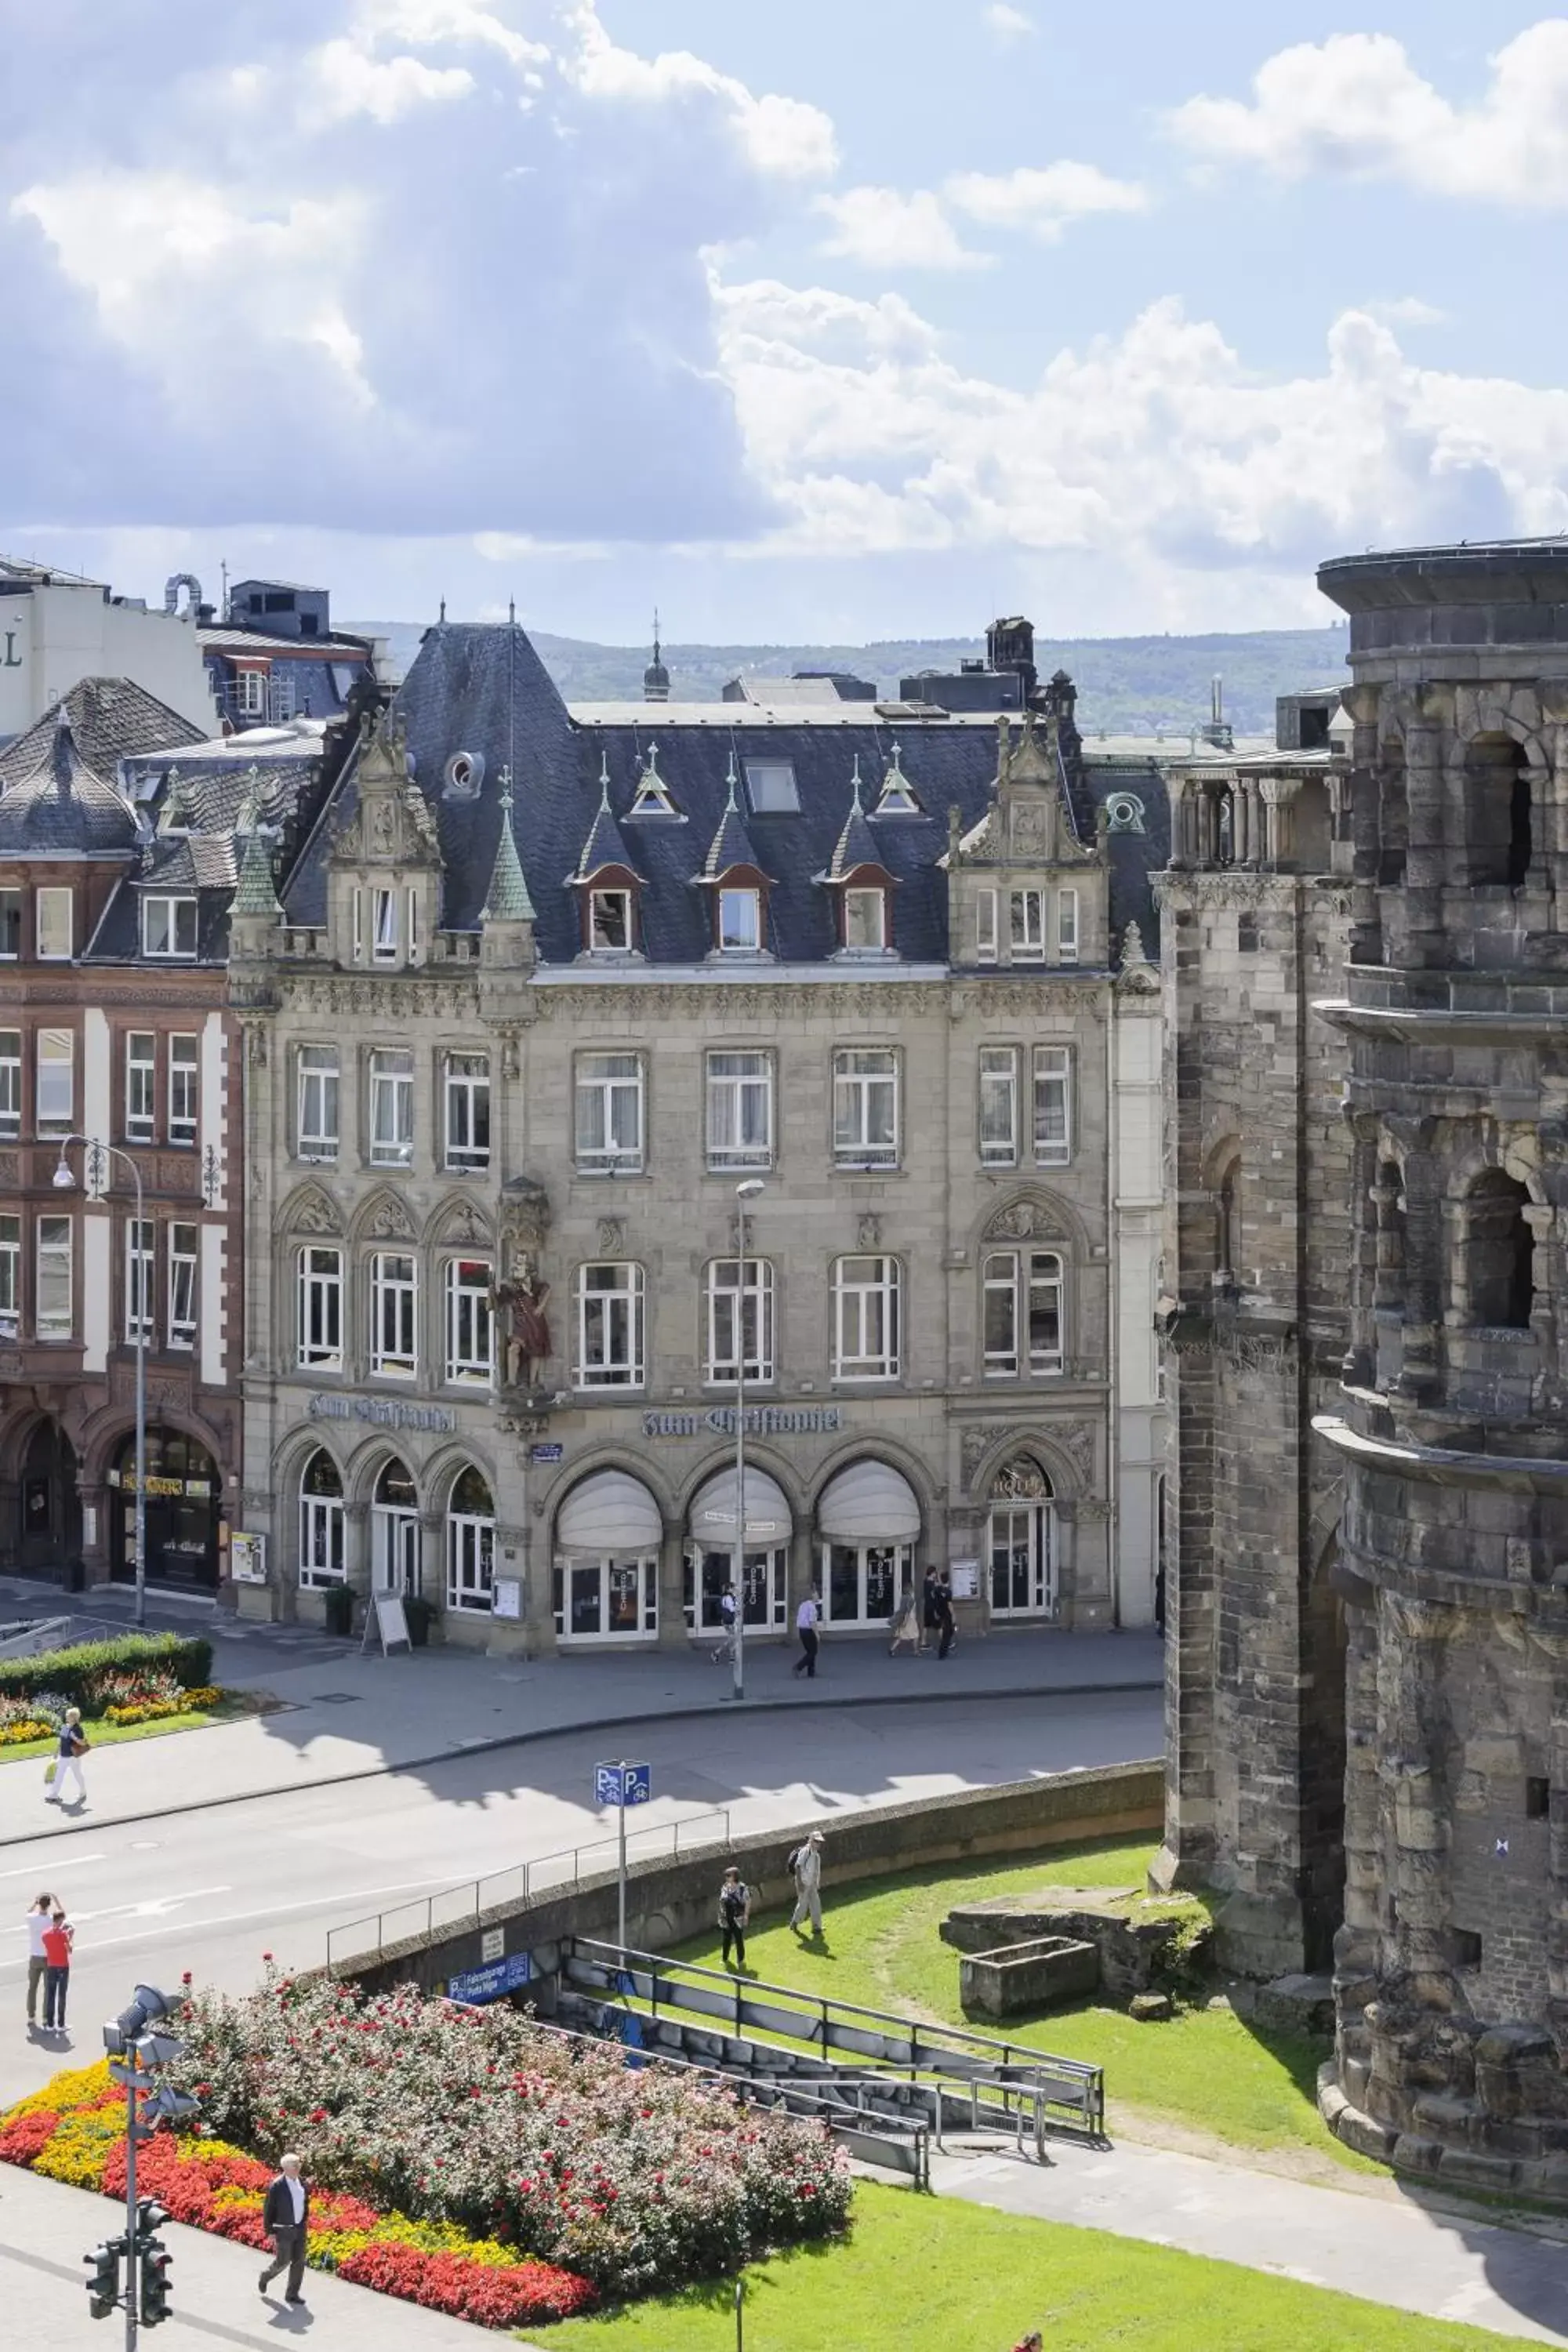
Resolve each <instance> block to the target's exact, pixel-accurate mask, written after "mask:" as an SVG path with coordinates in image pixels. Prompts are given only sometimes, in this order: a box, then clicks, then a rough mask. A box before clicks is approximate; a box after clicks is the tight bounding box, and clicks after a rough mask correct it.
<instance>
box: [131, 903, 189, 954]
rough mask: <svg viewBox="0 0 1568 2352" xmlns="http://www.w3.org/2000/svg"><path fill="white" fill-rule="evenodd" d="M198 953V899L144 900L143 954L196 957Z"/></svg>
mask: <svg viewBox="0 0 1568 2352" xmlns="http://www.w3.org/2000/svg"><path fill="white" fill-rule="evenodd" d="M195 951H196V902H195V899H194V898H143V899H142V954H143V955H150V956H194V955H195Z"/></svg>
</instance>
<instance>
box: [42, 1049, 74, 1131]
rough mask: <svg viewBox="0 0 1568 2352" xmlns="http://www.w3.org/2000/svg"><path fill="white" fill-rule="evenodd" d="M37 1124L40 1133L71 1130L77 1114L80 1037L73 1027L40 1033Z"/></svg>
mask: <svg viewBox="0 0 1568 2352" xmlns="http://www.w3.org/2000/svg"><path fill="white" fill-rule="evenodd" d="M37 1066H38V1092H37V1130H38V1133H39V1134H40V1135H64V1134H67V1133H68V1132H69V1129H70V1126H71V1122H72V1120H73V1119H74V1118H75V1116H76V1036H75V1034H74V1032H73V1031H71V1030H69V1029H40V1030H39V1032H38V1065H37Z"/></svg>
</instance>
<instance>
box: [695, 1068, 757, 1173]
mask: <svg viewBox="0 0 1568 2352" xmlns="http://www.w3.org/2000/svg"><path fill="white" fill-rule="evenodd" d="M772 1162H773V1056H772V1055H769V1054H735V1053H712V1054H710V1055H709V1056H708V1165H709V1167H710V1168H767V1167H769V1166H771V1165H772Z"/></svg>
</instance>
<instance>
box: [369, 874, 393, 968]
mask: <svg viewBox="0 0 1568 2352" xmlns="http://www.w3.org/2000/svg"><path fill="white" fill-rule="evenodd" d="M370 905H371V961H373V962H374V963H395V962H396V961H397V893H396V891H395V890H373V891H372V892H371V894H370Z"/></svg>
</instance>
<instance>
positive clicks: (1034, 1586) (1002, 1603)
mask: <svg viewBox="0 0 1568 2352" xmlns="http://www.w3.org/2000/svg"><path fill="white" fill-rule="evenodd" d="M1052 1527H1053V1514H1052V1511H1051V1507H1050V1506H1049V1504H1048V1503H994V1504H993V1505H992V1507H991V1544H990V1554H991V1614H992V1615H993V1617H1043V1616H1046V1615H1047V1614H1048V1613H1049V1612H1051V1611H1052V1610H1053V1609H1054V1608H1055V1607H1056V1576H1055V1561H1054V1559H1053V1557H1052V1551H1053V1546H1052V1542H1051V1535H1052Z"/></svg>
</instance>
